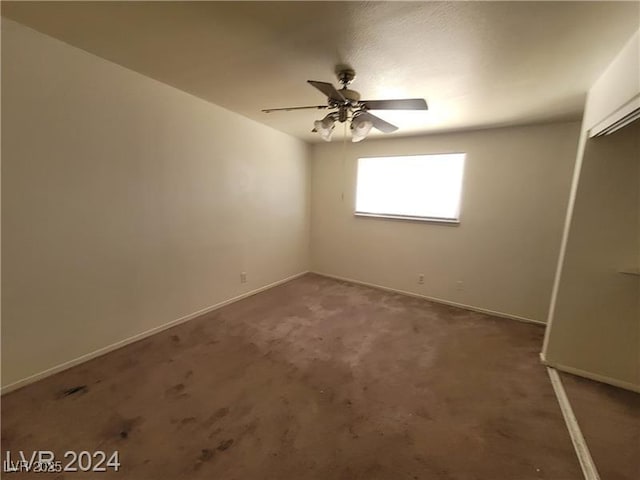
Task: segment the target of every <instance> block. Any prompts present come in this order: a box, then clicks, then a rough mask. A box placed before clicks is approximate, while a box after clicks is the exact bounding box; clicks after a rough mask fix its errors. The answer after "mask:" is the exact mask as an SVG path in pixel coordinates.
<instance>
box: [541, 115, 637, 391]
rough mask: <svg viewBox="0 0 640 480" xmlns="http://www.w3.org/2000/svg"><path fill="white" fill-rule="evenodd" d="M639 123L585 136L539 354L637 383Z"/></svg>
mask: <svg viewBox="0 0 640 480" xmlns="http://www.w3.org/2000/svg"><path fill="white" fill-rule="evenodd" d="M639 180H640V122H635V123H634V124H633V125H630V126H628V127H626V128H624V129H622V130H620V131H618V132H616V133H614V134H612V135H609V136H605V137H600V138H595V139H590V140H588V141H587V143H586V146H585V150H584V157H583V160H582V166H581V171H580V181H579V184H578V188H577V192H576V199H575V204H574V208H573V214H572V219H571V226H570V230H569V237H568V241H567V247H566V253H565V257H564V262H563V268H562V274H561V277H560V284H559V288H558V295H557V299H556V303H555V310H554V315H553V322H552V327H551V330H550V332H549V340H548V345H547V348H546V351H545V353H544V355H545V359H546V361H547V362H549V363H550V364H552V365H556V366H559V367H560V368H562V369H565V370H566V369H570V370H577V372H576V373H582V374H585V373H586V374H587V375H591V376H593V375H595V376H597V377H601V379H603V380H607V381H609V382H611V381H613V382H614V383H618V384H621V385H622V386H627V387H629V388H633V385H635V386H636V388H638V387H640V376H639V373H640V370H639V369H640V357H639V355H640V349H639V348H638V345H639V340H640V337H639V334H640V295H639V285H640V277H638V276H634V275H625V274H621V273H619V271H620V270H625V269H631V268H633V267H635V268H638V267H639V266H640V249H639V248H638V245H639V244H640V181H639Z"/></svg>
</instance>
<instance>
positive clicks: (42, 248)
mask: <svg viewBox="0 0 640 480" xmlns="http://www.w3.org/2000/svg"><path fill="white" fill-rule="evenodd" d="M2 120H3V122H2V235H3V236H2V257H3V258H2V260H3V262H2V287H3V291H2V293H3V298H2V385H3V386H6V385H9V384H12V383H14V382H17V381H19V380H21V379H24V378H25V377H28V376H30V375H34V374H37V373H38V372H42V371H43V370H46V369H49V368H52V367H55V366H56V365H59V364H62V363H64V362H67V361H70V360H73V359H75V358H77V357H80V356H81V355H84V354H88V353H90V352H93V351H95V350H97V349H100V348H103V347H105V346H108V345H111V344H113V343H115V342H118V341H121V340H123V339H126V338H129V337H131V336H133V335H136V334H139V333H141V332H144V331H147V330H149V329H152V328H155V327H158V326H160V325H163V324H165V323H167V322H170V321H172V320H175V319H178V318H180V317H182V316H184V315H187V314H190V313H192V312H195V311H198V310H200V309H203V308H206V307H208V306H211V305H214V304H216V303H218V302H221V301H224V300H226V299H229V298H231V297H234V296H237V295H240V294H242V293H245V292H248V291H250V290H253V289H256V288H258V287H261V286H264V285H267V284H269V283H272V282H275V281H278V280H281V279H284V278H286V277H288V276H291V275H294V274H296V273H299V272H302V271H304V270H306V269H307V267H308V266H307V259H308V241H309V237H308V219H309V214H308V213H309V212H308V208H309V202H308V186H309V185H308V182H309V175H308V174H309V171H308V168H307V163H308V160H307V153H308V152H307V146H306V145H305V144H304V143H302V142H301V141H299V140H296V139H294V138H292V137H289V136H287V135H285V134H282V133H279V132H277V131H275V130H272V129H270V128H267V127H265V126H262V125H260V124H257V123H255V122H253V121H250V120H248V119H246V118H243V117H241V116H239V115H236V114H233V113H231V112H229V111H226V110H224V109H222V108H219V107H217V106H214V105H212V104H210V103H207V102H205V101H202V100H200V99H197V98H195V97H193V96H190V95H188V94H186V93H184V92H181V91H179V90H176V89H174V88H172V87H169V86H167V85H164V84H161V83H159V82H156V81H154V80H151V79H149V78H147V77H144V76H142V75H139V74H137V73H134V72H132V71H130V70H127V69H124V68H122V67H119V66H117V65H115V64H112V63H110V62H108V61H105V60H102V59H100V58H98V57H95V56H92V55H90V54H88V53H85V52H83V51H81V50H78V49H76V48H72V47H70V46H68V45H66V44H64V43H61V42H59V41H57V40H54V39H52V38H50V37H46V36H44V35H41V34H39V33H36V32H35V31H33V30H30V29H27V28H25V27H23V26H20V25H19V24H17V23H14V22H11V21H8V20H5V19H3V20H2ZM241 271H246V272H247V273H248V283H246V284H240V281H239V280H240V278H239V277H240V272H241Z"/></svg>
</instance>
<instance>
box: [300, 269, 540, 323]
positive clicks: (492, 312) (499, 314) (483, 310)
mask: <svg viewBox="0 0 640 480" xmlns="http://www.w3.org/2000/svg"><path fill="white" fill-rule="evenodd" d="M311 273H314V274H316V275H320V276H322V277H328V278H333V279H336V280H341V281H343V282H349V283H355V284H358V285H364V286H366V287H371V288H377V289H379V290H385V291H387V292H393V293H399V294H401V295H407V296H409V297H416V298H422V299H423V300H429V301H430V302H435V303H442V304H444V305H451V306H452V307H458V308H463V309H465V310H471V311H472V312H479V313H486V314H489V315H493V316H496V317H502V318H509V319H511V320H517V321H519V322H526V323H534V324H536V325H546V324H545V323H544V322H541V321H540V320H533V319H532V318H526V317H520V316H518V315H512V314H510V313H504V312H497V311H495V310H489V309H487V308H480V307H474V306H472V305H466V304H464V303H458V302H452V301H450V300H443V299H441V298H436V297H429V296H427V295H422V294H420V293H414V292H408V291H407V290H398V289H397V288H391V287H384V286H382V285H378V284H376V283H369V282H363V281H361V280H354V279H353V278H346V277H340V276H338V275H332V274H330V273H324V272H318V271H314V270H312V271H311Z"/></svg>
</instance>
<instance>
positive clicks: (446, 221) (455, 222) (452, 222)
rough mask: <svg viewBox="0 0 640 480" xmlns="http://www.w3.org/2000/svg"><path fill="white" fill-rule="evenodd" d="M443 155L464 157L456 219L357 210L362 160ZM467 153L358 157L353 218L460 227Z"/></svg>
mask: <svg viewBox="0 0 640 480" xmlns="http://www.w3.org/2000/svg"><path fill="white" fill-rule="evenodd" d="M441 155H463V163H462V176H461V178H460V200H459V202H458V211H457V217H456V218H448V217H423V216H416V215H402V214H396V213H375V212H360V211H358V209H357V202H358V174H359V167H360V159H364V158H398V157H428V156H441ZM467 157H468V154H467V152H438V153H413V154H408V155H365V156H362V157H358V158H357V160H356V176H355V180H356V181H355V186H354V193H355V195H354V197H353V200H354V205H353V216H354V217H360V218H377V219H383V220H398V221H409V222H421V223H433V224H439V225H448V226H459V225H460V223H461V219H462V205H463V199H464V179H465V173H466V168H467V159H468V158H467Z"/></svg>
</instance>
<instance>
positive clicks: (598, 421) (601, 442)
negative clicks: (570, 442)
mask: <svg viewBox="0 0 640 480" xmlns="http://www.w3.org/2000/svg"><path fill="white" fill-rule="evenodd" d="M560 377H561V378H562V384H563V385H564V389H565V392H566V393H567V398H568V399H569V402H570V403H571V408H572V409H573V413H574V414H575V416H576V419H577V420H578V425H580V430H581V431H582V435H583V436H584V438H585V441H586V442H587V446H588V447H589V451H590V452H591V457H592V458H593V461H594V463H595V464H596V468H597V469H598V473H599V474H600V477H601V478H602V479H603V480H638V479H639V478H640V394H637V393H634V392H630V391H627V390H623V389H621V388H616V387H612V386H610V385H605V384H604V383H600V382H594V381H592V380H588V379H586V378H580V377H576V376H574V375H569V374H568V373H561V374H560Z"/></svg>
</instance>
